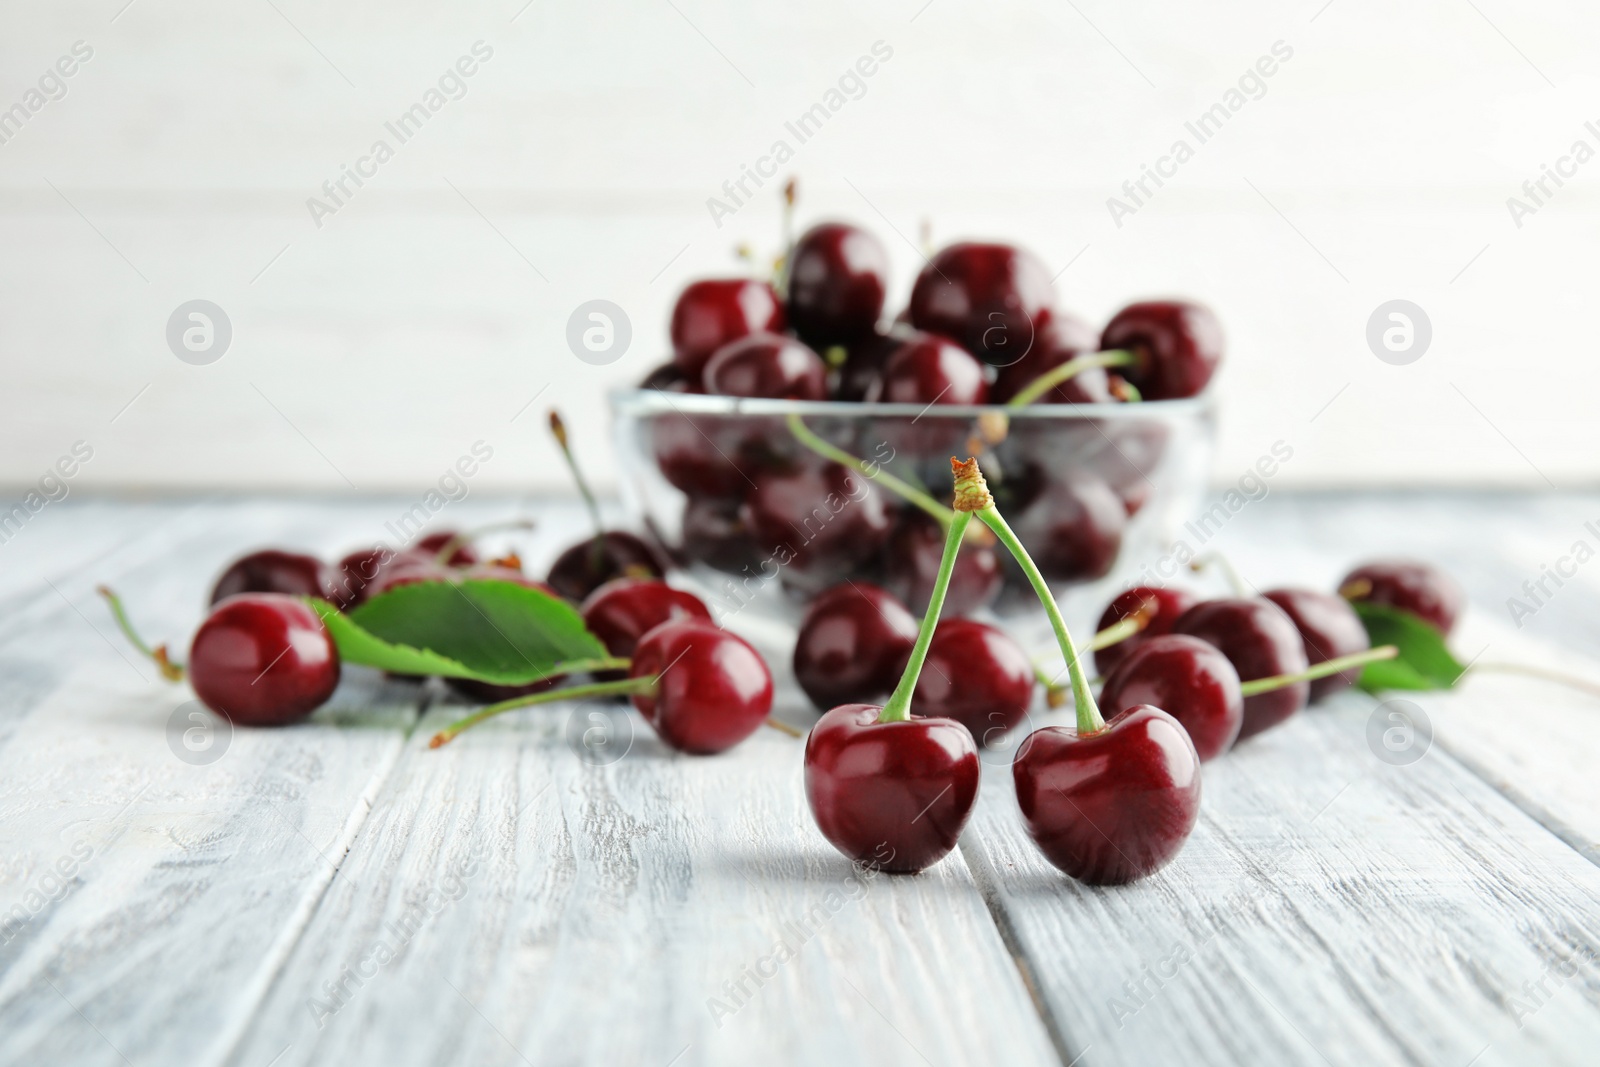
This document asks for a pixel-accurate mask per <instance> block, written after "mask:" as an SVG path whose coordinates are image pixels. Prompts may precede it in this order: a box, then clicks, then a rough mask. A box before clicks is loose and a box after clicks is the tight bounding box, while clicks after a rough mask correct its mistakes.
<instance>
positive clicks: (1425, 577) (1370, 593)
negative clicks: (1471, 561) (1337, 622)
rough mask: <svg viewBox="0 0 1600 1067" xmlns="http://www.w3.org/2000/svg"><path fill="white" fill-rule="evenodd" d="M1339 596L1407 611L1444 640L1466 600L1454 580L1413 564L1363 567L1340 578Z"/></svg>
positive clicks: (1375, 562)
mask: <svg viewBox="0 0 1600 1067" xmlns="http://www.w3.org/2000/svg"><path fill="white" fill-rule="evenodd" d="M1339 595H1340V596H1342V597H1344V598H1345V599H1346V600H1350V601H1360V600H1367V601H1371V602H1372V603H1374V604H1387V605H1389V606H1390V607H1392V608H1399V609H1400V610H1401V611H1409V612H1410V613H1411V614H1413V615H1415V616H1417V617H1418V618H1420V619H1422V621H1423V622H1425V623H1427V624H1428V625H1429V626H1432V627H1433V628H1434V629H1435V630H1438V631H1439V632H1440V633H1441V634H1444V635H1445V636H1446V637H1448V636H1449V635H1450V631H1451V630H1453V629H1455V626H1456V620H1457V619H1458V618H1460V616H1461V607H1462V604H1463V603H1464V602H1465V600H1466V596H1465V594H1464V593H1462V591H1461V586H1460V585H1458V584H1457V583H1456V580H1455V579H1454V578H1452V577H1450V576H1449V575H1448V574H1446V573H1444V571H1441V570H1440V569H1439V568H1437V567H1434V566H1431V565H1430V564H1427V563H1421V562H1417V561H1415V560H1403V559H1384V560H1373V561H1372V562H1370V563H1364V564H1362V565H1361V566H1359V567H1357V568H1356V569H1355V570H1353V571H1351V572H1350V573H1349V574H1347V575H1345V576H1344V580H1343V581H1342V582H1340V583H1339Z"/></svg>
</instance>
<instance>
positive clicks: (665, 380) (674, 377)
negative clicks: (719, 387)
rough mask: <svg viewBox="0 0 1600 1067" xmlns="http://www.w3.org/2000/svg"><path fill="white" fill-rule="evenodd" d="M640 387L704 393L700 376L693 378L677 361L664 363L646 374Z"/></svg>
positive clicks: (661, 390)
mask: <svg viewBox="0 0 1600 1067" xmlns="http://www.w3.org/2000/svg"><path fill="white" fill-rule="evenodd" d="M639 388H640V389H655V390H658V391H660V392H663V393H703V392H705V389H704V388H702V387H701V385H700V378H699V376H695V377H693V378H691V377H690V376H689V375H688V374H686V373H684V370H683V368H682V367H680V366H678V365H677V364H676V363H663V364H661V366H659V367H657V368H655V369H654V370H652V371H651V372H650V373H649V374H647V375H645V376H644V381H642V382H640V383H639Z"/></svg>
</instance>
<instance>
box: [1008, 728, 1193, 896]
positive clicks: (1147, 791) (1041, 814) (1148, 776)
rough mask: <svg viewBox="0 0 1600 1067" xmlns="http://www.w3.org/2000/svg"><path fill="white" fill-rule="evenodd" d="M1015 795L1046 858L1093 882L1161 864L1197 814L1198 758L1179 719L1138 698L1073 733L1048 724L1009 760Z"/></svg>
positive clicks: (1113, 880)
mask: <svg viewBox="0 0 1600 1067" xmlns="http://www.w3.org/2000/svg"><path fill="white" fill-rule="evenodd" d="M1011 768H1012V777H1013V779H1014V780H1015V782H1016V790H1017V804H1018V806H1019V807H1020V808H1021V809H1022V818H1023V820H1024V822H1026V824H1027V827H1028V833H1029V834H1030V835H1031V836H1032V837H1033V840H1034V842H1035V843H1036V844H1037V845H1038V846H1039V851H1041V852H1043V853H1044V855H1045V858H1046V859H1048V860H1049V861H1050V862H1051V863H1053V864H1055V865H1056V866H1057V867H1058V868H1060V869H1061V870H1063V871H1065V872H1066V873H1067V874H1069V875H1071V876H1072V877H1074V878H1076V879H1078V880H1079V881H1083V882H1088V883H1090V884H1091V885H1121V884H1123V883H1126V882H1132V881H1134V880H1135V879H1138V878H1143V877H1145V876H1146V875H1149V874H1151V873H1153V872H1155V871H1156V870H1158V869H1160V868H1161V867H1162V866H1164V865H1165V864H1166V863H1168V862H1169V861H1170V860H1171V859H1172V858H1173V857H1174V856H1176V855H1177V854H1178V851H1179V850H1180V849H1181V848H1182V847H1183V844H1184V842H1185V841H1187V840H1188V838H1189V834H1190V832H1191V831H1192V830H1193V829H1194V825H1195V822H1196V821H1197V820H1198V818H1199V816H1200V757H1199V754H1198V753H1197V752H1196V751H1195V746H1194V743H1193V742H1192V741H1191V740H1190V739H1189V735H1188V733H1187V732H1186V731H1185V730H1184V728H1183V726H1182V724H1180V723H1179V722H1178V720H1177V719H1175V718H1174V717H1173V716H1171V715H1169V714H1167V713H1166V712H1165V711H1162V710H1161V709H1160V708H1154V707H1150V706H1149V705H1145V704H1141V705H1137V706H1135V707H1131V708H1127V709H1125V710H1123V711H1120V712H1118V713H1117V714H1115V715H1112V716H1111V717H1110V718H1109V719H1107V720H1106V725H1105V728H1104V729H1103V730H1100V731H1098V732H1096V733H1092V734H1088V735H1086V736H1080V735H1079V734H1078V732H1077V731H1076V730H1074V729H1072V728H1070V727H1065V726H1047V727H1045V728H1044V729H1042V730H1036V731H1034V732H1033V733H1032V734H1030V735H1029V736H1028V738H1027V739H1026V740H1025V741H1024V742H1023V743H1022V746H1021V747H1020V748H1019V749H1018V751H1017V758H1016V760H1015V762H1013V763H1012V765H1011Z"/></svg>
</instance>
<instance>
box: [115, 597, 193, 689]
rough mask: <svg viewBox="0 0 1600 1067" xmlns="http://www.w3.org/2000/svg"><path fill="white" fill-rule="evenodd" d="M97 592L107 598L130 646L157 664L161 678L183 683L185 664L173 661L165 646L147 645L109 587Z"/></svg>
mask: <svg viewBox="0 0 1600 1067" xmlns="http://www.w3.org/2000/svg"><path fill="white" fill-rule="evenodd" d="M95 592H97V593H99V594H100V595H101V596H103V597H105V598H106V603H107V604H108V605H110V607H111V617H112V618H113V619H116V620H117V628H118V629H119V630H121V631H122V636H124V637H126V638H127V639H128V643H129V644H130V645H132V646H133V647H134V648H136V649H138V650H139V651H140V652H142V653H144V655H146V656H147V657H149V658H150V660H151V661H152V662H153V663H155V665H156V669H157V670H159V671H160V672H161V677H163V678H165V679H166V680H167V681H169V682H181V681H183V677H184V671H183V664H181V663H174V662H173V661H172V659H171V657H170V656H169V655H168V653H167V646H166V645H165V644H160V645H157V646H155V647H154V648H151V647H150V646H149V645H147V644H145V641H144V638H142V637H140V636H139V631H138V630H135V629H134V627H133V622H132V621H131V620H129V618H128V613H127V611H126V610H124V609H123V606H122V598H121V597H119V596H117V594H116V593H113V592H112V591H111V588H110V587H109V586H104V585H102V586H98V587H96V589H95Z"/></svg>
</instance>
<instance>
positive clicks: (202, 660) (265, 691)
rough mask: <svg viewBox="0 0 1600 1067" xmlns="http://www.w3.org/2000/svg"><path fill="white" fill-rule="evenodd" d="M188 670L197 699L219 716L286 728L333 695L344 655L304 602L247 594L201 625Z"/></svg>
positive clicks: (224, 605) (218, 609) (224, 604)
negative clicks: (335, 646) (288, 724)
mask: <svg viewBox="0 0 1600 1067" xmlns="http://www.w3.org/2000/svg"><path fill="white" fill-rule="evenodd" d="M188 670H189V681H190V683H191V684H192V685H193V686H194V692H195V695H196V696H198V697H199V698H200V700H201V701H202V702H203V703H204V704H205V705H206V707H208V708H210V709H211V710H212V711H214V712H216V713H217V714H218V715H221V716H224V717H225V718H227V719H229V720H231V721H233V722H236V723H239V724H240V725H244V726H281V725H283V724H285V723H289V722H293V721H294V720H296V719H299V718H302V717H303V716H305V715H308V714H310V713H311V712H312V711H314V710H315V709H316V708H318V707H320V706H321V705H322V704H323V703H324V702H325V701H326V700H327V699H328V697H329V696H331V695H332V694H333V690H334V688H335V687H336V686H338V684H339V653H338V651H337V650H336V649H335V648H334V645H333V638H332V637H330V636H329V635H328V629H327V627H325V626H324V625H323V624H322V620H321V619H320V618H318V616H317V613H316V612H315V611H313V610H311V608H310V607H309V606H308V605H307V604H306V603H305V602H304V601H302V600H300V599H298V597H295V596H290V595H287V594H283V593H240V594H237V595H235V596H232V597H229V598H228V599H227V600H225V601H224V602H222V603H220V604H218V605H217V606H216V608H215V609H214V610H213V611H212V612H211V614H210V615H209V616H208V617H207V618H206V621H205V622H203V623H201V624H200V629H199V630H198V631H196V633H195V635H194V641H193V643H192V644H191V645H190V646H189V667H188Z"/></svg>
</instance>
